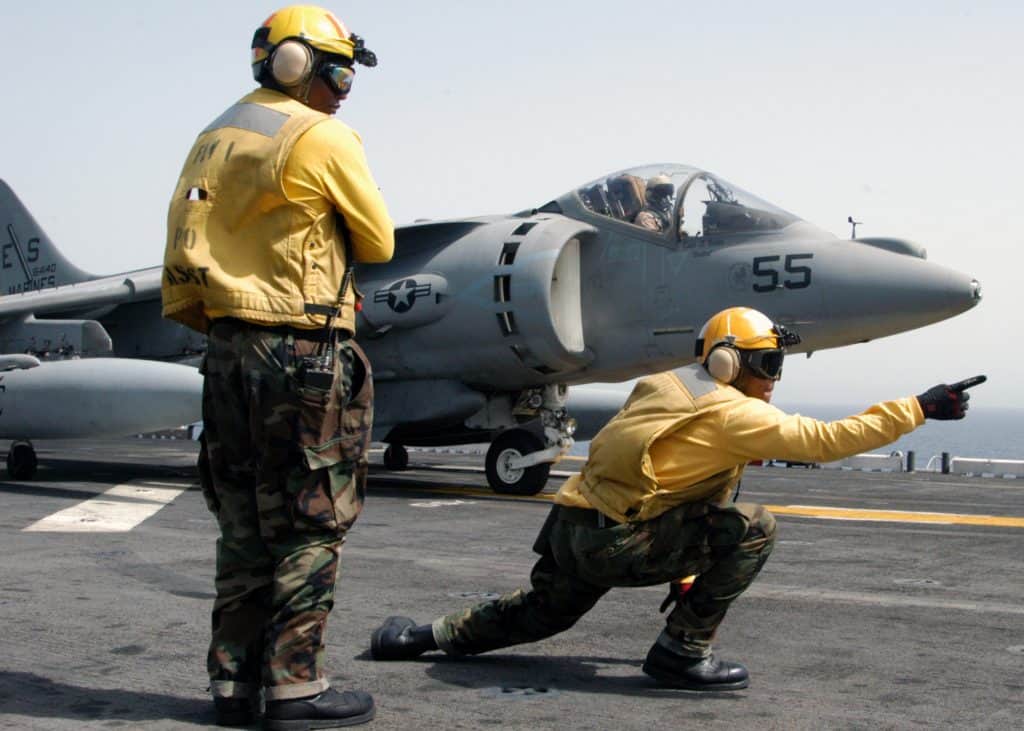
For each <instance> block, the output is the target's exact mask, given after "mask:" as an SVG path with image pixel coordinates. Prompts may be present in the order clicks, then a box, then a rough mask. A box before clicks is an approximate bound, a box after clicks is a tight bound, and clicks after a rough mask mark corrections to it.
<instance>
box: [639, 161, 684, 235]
mask: <svg viewBox="0 0 1024 731" xmlns="http://www.w3.org/2000/svg"><path fill="white" fill-rule="evenodd" d="M674 192H675V188H674V187H673V186H672V179H671V178H669V177H668V176H667V175H655V176H654V177H652V178H649V179H648V180H647V192H646V194H645V195H644V207H643V208H641V209H640V212H639V213H638V214H636V218H635V219H633V222H634V223H635V224H637V225H638V226H642V227H643V228H646V229H650V230H651V231H664V230H666V229H667V228H668V227H669V222H670V221H671V216H672V194H673V193H674Z"/></svg>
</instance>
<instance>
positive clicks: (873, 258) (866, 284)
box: [801, 247, 981, 349]
mask: <svg viewBox="0 0 1024 731" xmlns="http://www.w3.org/2000/svg"><path fill="white" fill-rule="evenodd" d="M830 264H831V265H832V266H830V267H828V268H827V273H826V272H825V271H823V272H822V276H821V278H820V279H819V280H818V284H820V285H821V286H822V291H823V293H824V302H825V307H824V309H825V313H826V318H827V320H828V321H829V323H830V326H831V328H832V330H831V331H828V332H826V331H825V330H824V329H823V330H822V332H821V333H820V334H819V333H815V332H814V328H813V327H808V328H807V331H808V334H809V335H810V336H811V337H810V340H811V341H815V340H816V338H815V336H816V335H818V336H820V337H821V340H822V343H824V344H817V343H816V342H809V343H808V349H814V348H816V347H830V346H831V345H833V344H835V343H849V342H863V341H867V340H873V339H875V338H879V337H884V336H886V335H892V334H894V333H898V332H904V331H906V330H913V329H915V328H919V327H923V326H925V325H929V324H932V323H935V322H939V321H941V320H945V319H947V318H950V317H954V316H955V315H958V314H960V313H961V312H966V311H967V310H969V309H971V308H973V307H975V306H976V305H977V304H978V302H980V301H981V284H980V283H979V282H978V280H977V279H975V278H973V277H971V276H970V275H967V274H964V273H962V272H958V271H956V270H954V269H950V268H948V267H945V266H941V265H939V264H935V263H933V262H930V261H927V260H925V259H920V258H917V257H913V256H906V255H901V254H895V253H891V252H888V251H879V250H877V249H870V248H867V247H865V248H863V249H858V248H855V247H849V248H844V249H843V250H841V251H837V252H836V256H835V258H834V259H833V260H832V261H831V262H830ZM837 333H842V335H837ZM803 334H804V333H803V331H801V335H803Z"/></svg>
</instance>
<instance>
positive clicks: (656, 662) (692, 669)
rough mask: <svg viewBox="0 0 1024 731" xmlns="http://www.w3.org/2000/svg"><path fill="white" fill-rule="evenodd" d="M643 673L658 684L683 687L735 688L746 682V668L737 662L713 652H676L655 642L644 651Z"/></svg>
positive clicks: (747, 678) (696, 688) (702, 688)
mask: <svg viewBox="0 0 1024 731" xmlns="http://www.w3.org/2000/svg"><path fill="white" fill-rule="evenodd" d="M644 672H645V673H647V674H648V675H650V676H651V677H652V678H654V679H655V680H657V681H658V682H659V683H661V684H662V685H666V686H668V687H670V688H682V689H684V690H712V691H714V690H739V689H740V688H746V687H747V685H748V684H749V675H748V673H747V669H746V668H745V667H743V666H742V665H740V664H739V663H736V662H725V661H724V660H719V659H718V658H716V657H715V656H714V655H708V656H707V657H687V656H685V655H677V654H676V653H674V652H672V651H671V650H668V649H667V648H665V647H662V645H661V644H660V643H657V642H656V643H654V646H653V647H652V648H651V650H650V652H648V653H647V659H646V660H644Z"/></svg>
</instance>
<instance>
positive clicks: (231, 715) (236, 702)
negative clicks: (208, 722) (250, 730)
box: [213, 698, 254, 726]
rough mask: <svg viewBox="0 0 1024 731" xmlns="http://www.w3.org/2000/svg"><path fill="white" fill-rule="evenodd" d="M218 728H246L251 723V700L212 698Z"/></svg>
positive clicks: (252, 714)
mask: <svg viewBox="0 0 1024 731" xmlns="http://www.w3.org/2000/svg"><path fill="white" fill-rule="evenodd" d="M213 712H214V714H215V715H216V717H217V725H218V726H248V725H249V724H250V723H252V721H253V716H254V713H253V699H252V698H214V699H213Z"/></svg>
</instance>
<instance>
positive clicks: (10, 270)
mask: <svg viewBox="0 0 1024 731" xmlns="http://www.w3.org/2000/svg"><path fill="white" fill-rule="evenodd" d="M89 279H95V277H94V276H93V275H92V274H89V273H88V272H84V271H82V270H81V269H79V268H78V267H76V266H75V265H74V264H72V263H71V262H70V261H68V260H67V259H65V258H64V255H63V254H61V253H60V251H59V250H58V249H57V247H56V246H54V245H53V242H52V241H50V237H49V236H47V235H46V233H45V232H44V231H43V229H42V228H40V226H39V224H38V223H36V220H35V219H34V218H33V217H32V214H31V213H29V212H28V209H27V208H25V205H24V204H23V203H22V202H21V201H20V200H19V199H18V196H16V195H15V194H14V191H13V190H11V187H10V186H9V185H7V183H5V182H4V181H3V180H0V295H7V294H18V293H19V292H32V291H34V290H37V289H50V288H52V287H58V286H60V285H63V284H74V283H75V282H84V281H86V280H89Z"/></svg>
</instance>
